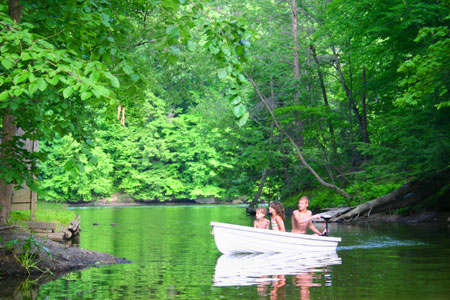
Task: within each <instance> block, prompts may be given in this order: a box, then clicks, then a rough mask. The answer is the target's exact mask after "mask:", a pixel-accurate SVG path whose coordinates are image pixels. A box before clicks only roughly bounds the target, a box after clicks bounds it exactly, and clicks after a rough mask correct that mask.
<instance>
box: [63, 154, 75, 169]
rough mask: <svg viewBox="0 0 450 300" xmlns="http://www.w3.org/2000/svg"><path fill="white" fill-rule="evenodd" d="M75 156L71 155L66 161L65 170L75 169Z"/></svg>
mask: <svg viewBox="0 0 450 300" xmlns="http://www.w3.org/2000/svg"><path fill="white" fill-rule="evenodd" d="M75 162H76V161H75V158H73V157H71V158H69V159H68V160H67V161H66V163H65V164H64V170H66V171H70V170H72V169H73V167H74V165H75Z"/></svg>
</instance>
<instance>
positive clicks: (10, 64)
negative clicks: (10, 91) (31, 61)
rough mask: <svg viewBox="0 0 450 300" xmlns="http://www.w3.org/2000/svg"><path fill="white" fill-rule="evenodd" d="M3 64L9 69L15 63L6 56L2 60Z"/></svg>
mask: <svg viewBox="0 0 450 300" xmlns="http://www.w3.org/2000/svg"><path fill="white" fill-rule="evenodd" d="M2 65H3V66H4V67H5V69H6V70H9V69H11V67H12V66H13V65H14V62H13V61H12V60H10V59H9V58H5V59H3V60H2Z"/></svg>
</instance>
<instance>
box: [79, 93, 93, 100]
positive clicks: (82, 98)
mask: <svg viewBox="0 0 450 300" xmlns="http://www.w3.org/2000/svg"><path fill="white" fill-rule="evenodd" d="M80 97H81V100H83V101H84V100H86V99H89V98H91V97H92V93H91V92H82V93H81V95H80Z"/></svg>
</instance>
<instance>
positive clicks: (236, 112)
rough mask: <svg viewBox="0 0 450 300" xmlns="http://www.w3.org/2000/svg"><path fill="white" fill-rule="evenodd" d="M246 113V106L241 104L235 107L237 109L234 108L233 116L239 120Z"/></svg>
mask: <svg viewBox="0 0 450 300" xmlns="http://www.w3.org/2000/svg"><path fill="white" fill-rule="evenodd" d="M246 111H247V110H246V108H245V106H244V105H242V104H239V105H237V106H235V107H234V108H233V114H234V115H235V116H236V117H237V118H241V117H242V116H243V115H244V113H245V112H246Z"/></svg>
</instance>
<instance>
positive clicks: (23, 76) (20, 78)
mask: <svg viewBox="0 0 450 300" xmlns="http://www.w3.org/2000/svg"><path fill="white" fill-rule="evenodd" d="M28 75H29V73H28V72H22V73H20V74H17V75H16V76H15V77H14V80H13V81H14V83H15V84H18V83H21V82H24V81H25V80H27V78H28Z"/></svg>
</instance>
